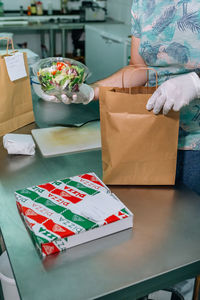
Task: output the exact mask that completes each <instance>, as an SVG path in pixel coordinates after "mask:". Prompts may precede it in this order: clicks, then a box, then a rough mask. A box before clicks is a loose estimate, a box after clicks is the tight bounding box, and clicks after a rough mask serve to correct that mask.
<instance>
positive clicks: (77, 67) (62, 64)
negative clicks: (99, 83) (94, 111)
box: [32, 57, 90, 97]
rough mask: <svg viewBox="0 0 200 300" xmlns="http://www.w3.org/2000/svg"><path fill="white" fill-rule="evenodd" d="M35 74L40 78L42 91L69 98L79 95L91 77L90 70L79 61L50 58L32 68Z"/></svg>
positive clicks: (42, 60)
mask: <svg viewBox="0 0 200 300" xmlns="http://www.w3.org/2000/svg"><path fill="white" fill-rule="evenodd" d="M32 69H33V74H34V75H35V76H37V77H38V80H39V82H40V84H41V88H42V90H43V91H44V92H45V93H47V94H49V95H55V96H60V95H61V94H65V95H67V96H68V97H71V96H72V95H74V94H76V93H79V88H80V86H81V84H82V83H83V82H84V81H85V80H86V79H87V78H88V77H89V75H90V73H89V69H88V68H87V67H86V66H85V65H84V64H82V63H81V62H79V61H76V60H73V59H70V58H63V57H50V58H44V59H40V60H39V61H38V62H37V63H36V64H35V65H33V67H32Z"/></svg>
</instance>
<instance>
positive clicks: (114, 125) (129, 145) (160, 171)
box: [99, 68, 179, 185]
mask: <svg viewBox="0 0 200 300" xmlns="http://www.w3.org/2000/svg"><path fill="white" fill-rule="evenodd" d="M140 69H141V68H140ZM156 78H157V74H156ZM122 86H124V85H122ZM155 90H156V87H144V86H141V87H134V88H103V87H102V88H100V96H99V99H100V120H101V142H102V163H103V181H104V182H105V183H106V184H110V185H112V184H113V185H114V184H117V185H173V184H174V183H175V174H176V159H177V145H178V131H179V113H177V112H174V111H170V112H169V113H168V115H166V116H164V115H163V114H162V113H160V114H159V115H154V113H153V112H152V111H147V109H146V104H147V101H148V99H149V98H150V96H151V95H152V94H153V92H154V91H155Z"/></svg>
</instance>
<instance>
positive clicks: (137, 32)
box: [131, 0, 141, 38]
mask: <svg viewBox="0 0 200 300" xmlns="http://www.w3.org/2000/svg"><path fill="white" fill-rule="evenodd" d="M139 1H140V0H133V4H132V8H131V34H132V35H133V36H135V37H137V38H140V37H141V27H140V15H139Z"/></svg>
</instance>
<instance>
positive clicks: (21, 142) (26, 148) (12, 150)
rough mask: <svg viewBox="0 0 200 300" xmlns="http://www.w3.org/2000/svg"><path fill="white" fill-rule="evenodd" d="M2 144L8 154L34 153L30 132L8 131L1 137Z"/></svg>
mask: <svg viewBox="0 0 200 300" xmlns="http://www.w3.org/2000/svg"><path fill="white" fill-rule="evenodd" d="M3 146H4V148H5V149H7V151H8V154H24V155H34V154H35V143H34V141H33V138H32V136H31V135H30V134H13V133H8V134H6V135H4V137H3Z"/></svg>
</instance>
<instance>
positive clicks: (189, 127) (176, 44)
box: [131, 0, 200, 150]
mask: <svg viewBox="0 0 200 300" xmlns="http://www.w3.org/2000/svg"><path fill="white" fill-rule="evenodd" d="M131 14H132V35H133V36H135V37H138V38H140V47H139V53H140V55H141V56H142V58H143V59H144V61H145V62H146V64H147V65H148V66H151V67H153V68H154V69H156V71H157V73H158V84H161V83H162V82H164V81H165V80H167V79H170V78H172V77H174V76H177V75H181V74H185V73H188V72H192V71H195V70H198V71H200V0H133V4H132V10H131ZM149 81H150V82H149V83H150V85H155V74H153V73H152V74H151V75H150V80H149ZM179 149H186V150H200V99H195V100H193V101H192V102H191V103H190V104H189V105H188V106H185V107H183V108H182V109H181V112H180V132H179Z"/></svg>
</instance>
